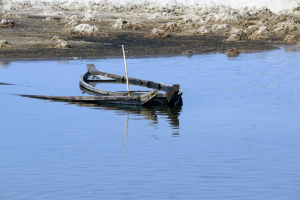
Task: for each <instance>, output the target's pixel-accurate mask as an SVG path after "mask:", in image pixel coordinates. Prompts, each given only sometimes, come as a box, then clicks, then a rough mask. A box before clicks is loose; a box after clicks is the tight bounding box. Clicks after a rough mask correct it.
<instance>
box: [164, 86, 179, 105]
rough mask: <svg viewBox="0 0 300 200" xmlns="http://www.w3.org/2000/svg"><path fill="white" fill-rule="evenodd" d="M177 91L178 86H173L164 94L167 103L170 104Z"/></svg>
mask: <svg viewBox="0 0 300 200" xmlns="http://www.w3.org/2000/svg"><path fill="white" fill-rule="evenodd" d="M178 91H179V85H178V84H174V85H173V86H172V87H171V88H170V89H169V91H168V92H167V94H166V96H167V100H168V102H171V101H172V100H173V99H174V97H175V96H176V95H177V94H178Z"/></svg>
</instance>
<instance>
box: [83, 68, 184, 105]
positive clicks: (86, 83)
mask: <svg viewBox="0 0 300 200" xmlns="http://www.w3.org/2000/svg"><path fill="white" fill-rule="evenodd" d="M87 69H88V70H87V71H86V72H84V73H83V74H82V75H81V76H80V78H79V85H80V89H81V90H82V91H84V92H86V93H88V94H93V95H104V96H124V95H127V93H126V92H113V91H107V90H103V89H99V88H96V87H95V85H96V84H97V83H108V82H110V83H122V84H123V83H125V82H126V77H125V76H119V75H115V74H110V73H106V72H102V71H98V70H97V69H96V67H95V65H93V64H87ZM128 82H129V84H131V85H138V86H142V87H146V88H152V89H156V90H161V91H164V92H165V93H158V94H157V95H156V96H155V97H154V98H153V100H151V102H149V103H148V105H168V106H182V94H183V92H182V90H180V89H179V85H173V86H170V85H167V84H163V83H157V82H154V81H148V80H143V79H137V78H130V77H128ZM138 95H140V94H138V93H131V96H138Z"/></svg>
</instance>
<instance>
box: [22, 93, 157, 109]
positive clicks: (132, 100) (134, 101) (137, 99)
mask: <svg viewBox="0 0 300 200" xmlns="http://www.w3.org/2000/svg"><path fill="white" fill-rule="evenodd" d="M157 94H158V91H157V90H152V91H149V92H147V93H145V94H142V95H138V96H47V95H28V94H16V95H19V96H21V97H29V98H36V99H45V100H56V101H57V100H60V101H74V102H91V103H101V102H105V103H119V104H130V105H145V104H147V103H148V102H150V101H151V100H153V99H154V98H155V97H156V95H157Z"/></svg>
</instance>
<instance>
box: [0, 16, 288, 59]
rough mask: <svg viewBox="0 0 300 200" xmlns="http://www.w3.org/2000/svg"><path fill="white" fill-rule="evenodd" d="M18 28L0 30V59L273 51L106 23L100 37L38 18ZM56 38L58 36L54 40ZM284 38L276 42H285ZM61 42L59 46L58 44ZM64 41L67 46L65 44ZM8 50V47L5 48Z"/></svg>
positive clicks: (250, 43) (261, 44) (258, 43)
mask: <svg viewBox="0 0 300 200" xmlns="http://www.w3.org/2000/svg"><path fill="white" fill-rule="evenodd" d="M14 22H15V24H16V27H14V28H6V29H0V31H1V37H2V38H3V39H5V41H6V42H5V43H8V44H9V45H8V44H6V46H4V45H2V48H1V49H0V52H1V53H0V59H2V60H3V59H32V58H96V57H121V56H122V50H121V45H125V48H126V51H127V56H128V57H136V56H157V55H178V54H201V53H207V52H216V51H226V50H227V49H232V48H237V49H240V50H242V51H243V52H251V51H253V50H268V49H273V48H275V47H273V46H272V45H271V43H270V42H269V41H264V40H247V39H245V40H241V41H226V39H227V38H228V37H226V36H218V35H177V34H172V33H171V34H170V37H167V38H147V36H148V35H149V32H150V31H149V30H147V29H141V30H127V29H125V30H124V29H119V30H114V29H110V27H106V28H105V23H103V22H94V23H93V24H95V25H97V26H99V27H102V28H101V30H102V31H103V30H105V32H104V31H103V32H99V35H97V36H93V35H82V34H63V32H62V30H63V29H64V24H63V23H61V22H60V20H54V21H50V22H46V21H44V19H40V18H37V17H29V18H23V19H14ZM54 36H57V37H54ZM282 39H283V38H275V37H274V39H273V43H276V44H279V43H282V42H281V40H282ZM57 42H60V43H57ZM62 42H65V43H62ZM63 44H65V45H63ZM5 47H6V48H5Z"/></svg>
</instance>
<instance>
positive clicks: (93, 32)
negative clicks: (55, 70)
mask: <svg viewBox="0 0 300 200" xmlns="http://www.w3.org/2000/svg"><path fill="white" fill-rule="evenodd" d="M1 8H2V10H1ZM206 9H208V10H206ZM299 22H300V11H298V10H291V11H282V12H280V13H273V12H271V11H270V10H268V9H267V8H255V7H251V8H250V7H249V8H243V9H234V8H231V7H228V6H227V7H226V6H224V5H213V4H212V5H207V6H204V7H201V6H200V7H197V8H196V7H195V8H189V7H180V6H169V7H164V6H156V7H155V6H154V7H153V6H152V7H151V6H146V4H145V6H140V7H139V6H137V5H135V6H134V5H131V4H130V5H127V6H126V5H122V6H121V5H119V6H116V5H114V4H101V3H96V2H93V3H91V1H90V2H89V3H78V2H77V3H73V4H72V3H57V2H51V1H49V2H48V3H41V2H38V1H26V2H23V3H22V2H21V3H17V1H13V2H7V1H3V5H2V6H0V60H12V59H14V60H16V59H19V60H25V59H61V58H62V59H68V58H71V59H72V58H82V59H83V58H84V59H87V58H91V59H92V58H116V57H122V50H121V45H125V49H126V51H127V52H126V56H127V57H128V58H133V57H145V56H146V57H149V56H151V57H152V56H176V55H182V54H184V55H193V54H203V53H213V52H225V51H227V50H228V49H237V50H238V51H240V52H241V53H245V52H252V51H262V50H270V49H276V47H275V46H274V45H285V44H296V43H297V42H298V41H299V40H300V23H299Z"/></svg>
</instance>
